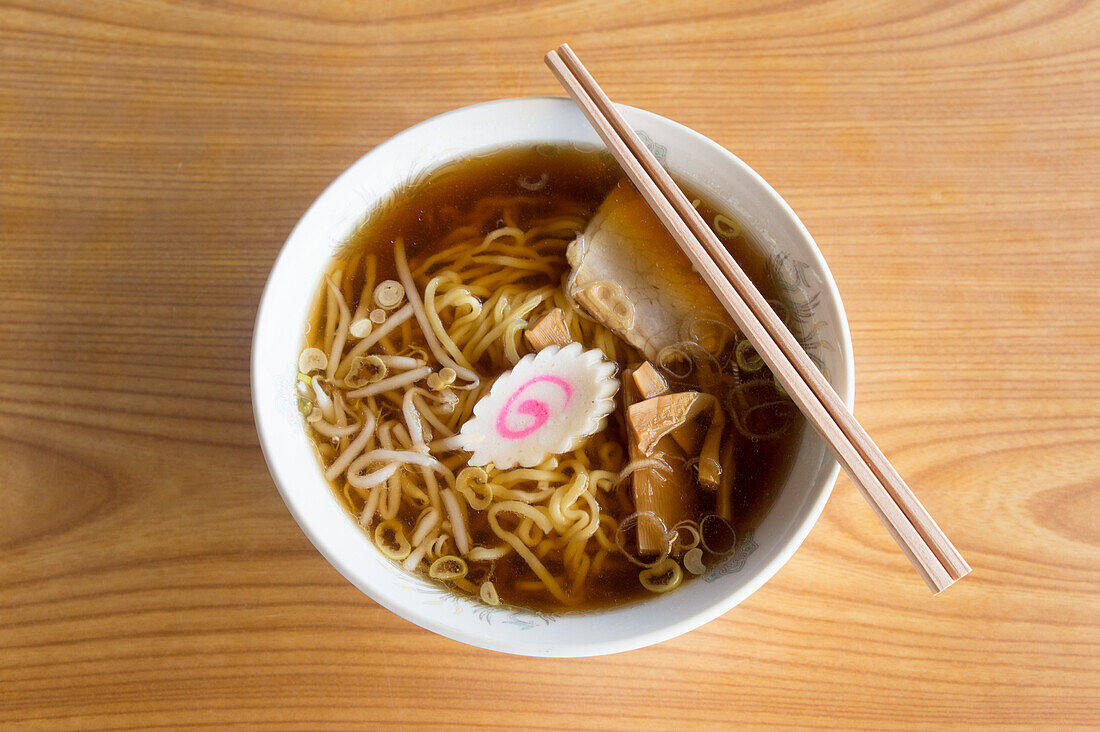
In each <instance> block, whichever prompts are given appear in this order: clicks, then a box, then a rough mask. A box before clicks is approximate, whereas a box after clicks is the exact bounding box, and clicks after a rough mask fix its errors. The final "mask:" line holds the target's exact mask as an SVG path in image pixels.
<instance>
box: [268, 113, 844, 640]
mask: <svg viewBox="0 0 1100 732" xmlns="http://www.w3.org/2000/svg"><path fill="white" fill-rule="evenodd" d="M543 102H551V103H560V104H564V105H568V106H570V107H572V106H573V103H572V101H571V100H569V99H568V98H566V97H559V96H551V95H541V96H521V97H506V98H501V99H493V100H488V101H483V102H478V103H475V104H471V105H466V106H462V107H457V108H455V109H451V110H448V111H446V112H442V113H440V114H437V115H434V116H432V117H429V118H427V119H424V120H422V121H420V122H417V123H416V124H413V125H411V126H409V127H406V128H404V129H402V130H400V131H399V132H397V133H395V134H394V135H392V136H391V137H389V138H387V139H386V140H384V141H382V142H380V143H378V144H377V145H375V146H373V147H372V148H371V149H369V150H368V151H367V152H365V153H364V154H363V155H361V156H360V157H359V158H357V159H356V160H355V161H353V162H352V163H351V164H350V165H348V167H347V168H345V169H344V170H343V171H342V172H341V173H340V174H339V175H338V176H337V177H336V178H334V179H333V180H332V181H331V182H330V183H329V184H328V185H327V186H325V188H324V189H323V190H322V191H321V192H320V193H319V194H318V195H317V196H316V197H315V198H314V200H313V201H312V202H311V203H310V205H309V207H308V208H307V209H306V210H305V211H304V212H303V214H302V215H301V217H300V218H299V219H298V221H297V222H296V223H295V225H294V227H293V228H292V229H291V231H290V233H289V234H288V235H287V238H286V240H285V241H284V243H283V244H282V246H281V247H280V249H279V253H278V255H277V256H276V258H275V260H274V261H273V262H272V265H271V268H270V270H269V273H268V277H267V280H266V282H265V284H264V289H263V292H262V294H261V295H260V299H259V303H258V305H257V309H256V318H255V325H254V328H253V333H252V344H251V349H250V351H251V354H250V368H249V375H250V390H251V397H252V399H251V401H252V408H253V417H254V423H255V427H256V433H257V436H258V438H259V443H260V448H261V451H262V453H263V455H264V460H265V462H266V463H267V467H268V472H269V473H270V475H271V479H272V481H273V482H274V483H275V486H276V488H277V490H278V491H279V494H280V496H281V497H282V499H283V502H284V504H285V505H286V507H287V509H288V510H289V511H290V513H291V515H292V516H293V518H294V520H295V522H296V523H297V524H298V527H299V528H300V529H301V530H302V532H303V533H304V534H305V535H306V537H307V538H308V539H309V540H310V542H311V543H312V544H313V545H314V547H315V548H316V549H317V550H318V551H319V552H320V553H321V555H322V556H323V557H324V558H325V559H326V561H328V562H329V564H331V565H332V566H333V568H335V569H336V570H337V571H338V572H339V573H340V574H341V575H343V577H344V578H345V579H347V580H348V581H349V582H351V583H352V584H353V585H354V586H355V587H357V588H358V589H359V590H360V591H361V592H363V593H364V594H365V595H367V596H368V597H369V598H371V599H372V600H373V601H374V602H376V603H378V604H379V605H381V606H382V607H385V608H386V609H387V610H389V611H390V612H392V613H394V614H395V615H397V616H398V617H400V618H403V619H405V620H407V621H409V622H412V623H414V624H416V625H419V626H420V627H422V628H425V629H427V630H430V631H432V632H434V633H436V634H438V635H442V636H444V637H447V638H451V639H453V640H457V641H459V642H462V643H466V644H468V645H472V646H476V647H480V648H484V649H487V650H492V651H498V652H504V653H511V654H521V655H534V656H542V657H585V656H596V655H605V654H612V653H621V652H625V651H629V650H634V649H637V648H642V647H645V646H649V645H654V644H656V643H661V642H663V641H666V640H670V639H672V638H675V637H677V636H679V635H682V634H683V633H686V632H689V631H691V630H693V629H695V628H698V627H700V626H702V625H704V624H706V623H708V622H710V621H711V620H714V619H715V618H717V617H719V616H721V615H724V614H725V613H727V612H729V611H730V610H731V609H732V608H734V607H735V606H737V605H738V604H739V603H741V602H742V601H743V600H744V599H746V598H747V597H749V596H750V595H751V594H752V593H754V592H755V591H756V590H758V589H759V588H760V587H762V586H763V585H764V584H765V583H766V582H767V581H768V580H770V579H771V578H772V577H774V576H775V574H776V573H778V571H779V570H780V569H781V568H782V567H783V566H784V565H785V564H786V563H787V562H788V561H789V560H790V559H791V557H793V556H794V554H795V553H796V552H797V550H798V548H799V547H800V546H801V545H802V543H803V542H804V541H805V539H806V537H807V536H808V535H809V533H810V531H811V530H812V529H813V527H814V526H815V525H816V523H817V521H818V519H819V518H820V516H821V513H822V511H823V510H824V507H825V504H826V502H827V501H828V499H829V497H830V496H831V494H832V490H833V487H834V485H835V482H836V478H837V475H838V474H839V471H840V466H839V464H838V463H837V462H836V460H835V459H832V465H831V467H830V468H829V469H828V470H827V471H826V473H825V476H824V478H823V480H822V481H821V485H820V487H818V488H816V490H817V497H816V500H814V501H813V502H812V504H809V505H808V508H806V509H804V511H805V512H804V513H803V515H802V516H801V518H800V519H798V526H797V528H796V529H795V530H794V531H793V532H792V533H791V534H790V535H789V536H788V537H787V538H786V540H785V541H783V542H782V545H781V546H780V547H779V549H778V551H776V553H775V556H773V557H772V559H771V560H770V561H769V562H768V563H767V564H765V565H763V566H761V567H760V568H759V569H757V570H756V572H755V573H754V574H753V575H752V576H751V577H749V578H748V579H747V580H746V581H745V582H744V583H743V584H742V585H740V586H739V587H737V588H736V589H735V590H733V591H732V592H730V593H729V594H727V595H726V596H724V597H723V598H721V599H720V600H719V601H716V602H713V603H711V604H709V605H706V606H703V607H701V608H700V609H699V610H697V611H696V612H693V613H691V614H688V615H686V616H683V617H680V618H679V619H677V620H675V621H673V622H669V623H667V624H663V625H661V626H659V627H657V628H654V629H652V630H650V631H647V632H640V633H637V634H633V635H627V636H624V637H623V638H621V639H618V640H613V641H612V640H609V641H600V642H587V643H575V642H574V643H569V642H563V643H561V644H559V645H555V646H553V647H549V648H547V647H545V646H544V645H538V646H537V647H535V645H534V644H532V646H531V647H520V646H522V645H523V644H519V643H516V642H515V641H506V642H497V640H496V639H495V638H493V637H492V636H491V634H485V633H478V632H473V631H469V630H467V629H465V628H462V627H459V626H457V625H442V624H440V623H438V622H437V621H436V620H435V619H434V618H433V617H430V616H429V615H427V614H425V613H423V612H421V611H420V609H419V608H417V607H414V606H410V605H409V604H406V603H403V602H398V601H396V600H394V599H393V598H391V597H390V596H389V595H388V594H387V593H386V592H384V591H382V590H381V589H380V588H379V587H377V586H376V585H374V584H373V583H372V582H370V581H369V579H367V578H364V577H363V576H362V573H361V572H359V571H358V570H357V569H355V568H353V567H351V566H350V564H349V562H347V561H345V559H344V557H343V556H342V555H341V554H340V553H339V552H337V551H335V550H334V548H333V547H332V546H331V545H330V544H329V542H328V541H326V539H325V537H324V535H323V534H321V533H319V532H317V531H315V530H314V529H313V527H311V525H310V523H309V521H308V520H306V518H305V516H304V515H303V512H302V510H301V508H300V507H299V506H298V505H297V499H296V498H294V497H292V494H291V492H290V491H289V489H288V488H287V487H286V485H285V481H284V478H283V477H282V476H281V475H280V472H279V467H278V449H277V446H276V445H275V444H274V443H273V438H272V436H271V433H270V432H269V431H268V425H267V424H266V419H265V416H264V415H265V414H266V406H267V405H265V404H263V403H262V402H261V401H260V395H259V393H258V390H257V384H258V381H259V376H260V368H261V363H262V357H261V353H260V350H261V349H260V341H259V335H260V329H261V325H262V321H263V315H264V311H265V308H266V305H267V303H268V302H269V301H270V299H272V298H273V297H275V292H274V285H273V274H274V272H275V271H276V270H277V269H278V268H279V267H280V265H281V264H282V265H283V266H285V260H286V259H287V258H289V256H290V255H289V248H290V244H291V243H292V242H293V241H294V240H295V239H296V238H297V237H298V236H299V230H300V229H301V228H302V227H303V222H305V221H306V220H307V219H308V218H310V213H311V211H313V210H314V209H315V208H316V207H317V206H318V204H319V202H320V201H322V200H323V199H326V198H327V197H328V196H329V195H330V193H331V192H332V191H333V190H336V189H339V188H340V187H342V186H343V185H344V181H345V179H346V178H350V177H352V176H354V175H357V172H358V170H359V169H360V168H361V167H362V166H364V165H365V164H366V161H368V160H369V158H370V157H371V156H373V155H376V154H377V153H378V152H379V151H382V150H386V149H388V148H390V147H394V146H398V145H401V144H402V143H403V140H404V138H405V137H406V136H411V135H413V133H414V132H415V131H417V130H419V129H420V128H422V127H425V126H428V125H434V124H438V123H439V122H441V121H443V120H445V119H447V118H449V117H453V116H458V115H460V114H464V113H469V112H471V111H473V110H479V109H484V108H487V107H494V106H501V105H524V104H531V103H543ZM616 106H617V107H619V108H620V109H621V110H629V113H630V114H632V115H640V116H642V117H646V118H650V119H653V120H657V121H658V124H662V125H671V126H672V127H673V128H676V129H678V130H679V131H680V132H681V133H682V134H686V135H688V136H690V137H692V138H694V139H695V141H696V142H697V143H699V144H701V145H702V146H704V147H706V148H707V149H708V150H709V152H710V153H712V154H713V155H714V156H715V157H716V158H718V159H720V160H721V161H722V164H723V165H725V166H731V167H734V168H737V169H738V171H739V173H740V175H743V176H745V177H746V178H748V179H750V180H751V181H752V182H753V183H754V184H755V185H756V186H757V187H758V188H759V190H760V191H761V192H762V193H763V195H764V196H765V197H766V198H768V199H769V200H770V202H771V204H772V205H774V206H776V208H777V210H778V211H780V212H782V214H783V215H784V216H785V217H787V218H788V219H789V222H790V224H792V225H793V227H794V229H795V230H796V231H797V233H798V234H799V235H800V236H801V237H802V238H803V240H804V241H805V242H806V243H807V244H808V249H807V251H806V252H805V256H807V257H808V258H809V259H811V260H812V262H813V264H814V266H815V267H817V268H818V270H819V272H820V273H821V274H822V282H821V286H822V289H823V290H825V292H826V294H827V297H828V300H829V302H831V304H832V306H833V307H834V308H835V310H836V314H837V316H838V317H837V333H838V337H839V341H840V343H839V344H838V346H839V350H840V351H841V353H842V355H843V356H844V361H845V366H846V369H845V371H846V375H845V380H844V383H843V384H842V386H843V387H844V393H845V395H844V398H843V401H844V402H845V404H846V406H847V407H848V408H849V409H851V408H852V406H853V404H854V392H855V356H854V351H853V348H852V341H851V332H850V329H849V325H848V318H847V314H846V311H845V309H844V304H843V301H842V299H841V297H840V291H839V289H838V287H837V285H836V281H835V279H834V277H833V274H832V271H831V270H830V269H829V266H828V263H827V262H826V261H825V257H824V255H823V254H822V252H821V250H820V248H819V247H818V245H817V242H816V241H815V240H814V238H813V237H812V236H811V235H810V232H809V230H808V229H807V228H806V226H805V224H804V223H803V222H802V220H801V219H800V218H799V217H798V215H797V214H796V213H795V212H794V210H793V209H792V208H791V206H790V205H789V204H788V203H787V202H786V201H785V200H784V199H783V198H782V196H780V195H779V193H778V192H777V191H776V190H775V189H774V188H773V187H772V186H771V184H769V183H768V182H767V181H766V180H764V178H763V177H762V176H761V175H760V174H759V173H757V172H756V171H755V170H753V169H752V168H751V167H750V166H749V165H748V164H746V163H745V162H744V161H742V160H741V159H740V158H739V157H737V156H736V155H735V154H734V153H732V152H730V151H729V150H727V149H726V148H724V147H722V146H721V145H719V144H718V143H717V142H715V141H714V140H711V139H710V138H709V137H707V136H706V135H703V134H702V133H700V132H697V131H696V130H693V129H691V128H690V127H687V126H686V125H684V124H681V123H679V122H676V121H675V120H672V119H669V118H667V117H664V116H662V115H658V114H656V113H654V112H649V111H648V110H644V109H640V108H637V107H632V106H629V105H624V104H618V103H616ZM364 215H366V212H364ZM807 429H811V428H809V427H808V426H807Z"/></svg>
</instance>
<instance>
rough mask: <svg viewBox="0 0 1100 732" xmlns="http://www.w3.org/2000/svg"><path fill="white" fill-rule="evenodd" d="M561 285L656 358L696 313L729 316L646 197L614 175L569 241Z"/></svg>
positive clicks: (682, 336) (685, 332) (684, 335)
mask: <svg viewBox="0 0 1100 732" xmlns="http://www.w3.org/2000/svg"><path fill="white" fill-rule="evenodd" d="M566 256H567V258H568V260H569V265H570V267H571V268H572V270H571V272H570V274H569V278H568V279H567V281H566V292H567V293H568V295H569V297H570V298H571V299H572V300H573V302H574V304H575V305H577V306H579V307H580V309H582V310H583V311H584V312H586V313H587V314H588V315H589V316H591V317H592V318H593V319H594V320H596V321H598V322H600V323H602V324H603V325H605V326H606V327H607V328H609V329H610V330H611V331H612V332H614V333H615V334H616V335H618V336H619V337H620V338H622V339H623V340H625V341H626V342H627V343H629V344H631V345H632V346H634V347H636V348H637V349H638V350H640V351H641V352H642V353H643V354H645V356H646V358H648V359H649V360H651V361H654V362H657V361H658V354H660V352H661V350H662V349H664V348H666V347H668V346H673V345H677V344H679V343H682V342H683V341H684V340H687V339H688V338H690V336H691V332H692V326H693V324H694V323H696V322H697V321H699V320H709V321H718V322H720V323H723V324H725V325H727V326H728V327H729V328H730V329H731V331H730V332H732V330H733V329H734V325H733V322H732V321H731V320H730V317H729V315H728V314H727V313H726V311H725V309H724V308H723V307H722V305H721V303H719V302H718V299H717V298H716V297H715V296H714V293H713V292H711V290H710V288H709V287H707V284H706V283H705V282H704V281H703V279H702V277H700V276H699V274H698V273H697V272H696V271H695V270H694V269H693V268H692V266H691V262H690V261H688V258H687V255H685V254H684V253H683V251H682V250H681V249H680V247H679V245H678V244H677V243H676V242H675V241H674V240H673V238H672V236H671V235H669V233H668V232H667V231H665V228H664V226H662V225H661V221H660V219H658V218H657V215H656V214H655V213H653V211H652V210H651V209H650V208H649V204H647V203H646V202H645V199H644V198H642V196H641V195H640V194H639V193H638V192H637V191H635V190H634V188H633V186H631V185H630V183H629V182H627V181H626V180H622V181H620V182H619V183H618V184H617V185H616V186H615V188H614V189H612V191H611V193H609V194H608V196H607V198H606V199H604V201H603V203H602V204H600V207H599V209H598V210H597V211H596V215H595V216H594V217H593V218H592V220H591V221H590V222H589V223H588V226H587V228H585V230H584V233H582V234H581V235H580V236H578V237H577V238H576V239H575V240H573V242H572V243H571V244H570V245H569V249H568V251H567V254H566Z"/></svg>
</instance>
